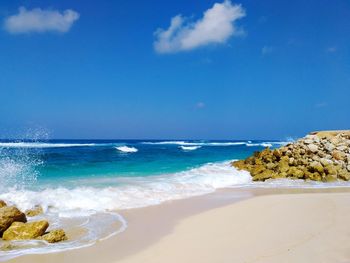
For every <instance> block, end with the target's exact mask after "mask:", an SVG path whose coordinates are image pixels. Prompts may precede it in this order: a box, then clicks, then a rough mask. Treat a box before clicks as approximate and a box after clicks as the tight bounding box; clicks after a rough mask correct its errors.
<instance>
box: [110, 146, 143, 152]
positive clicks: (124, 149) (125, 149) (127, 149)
mask: <svg viewBox="0 0 350 263" xmlns="http://www.w3.org/2000/svg"><path fill="white" fill-rule="evenodd" d="M115 148H116V149H117V150H118V151H120V152H123V153H136V152H137V151H138V149H137V148H135V147H128V146H118V147H115Z"/></svg>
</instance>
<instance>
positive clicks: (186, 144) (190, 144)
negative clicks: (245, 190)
mask: <svg viewBox="0 0 350 263" xmlns="http://www.w3.org/2000/svg"><path fill="white" fill-rule="evenodd" d="M142 143H143V144H151V145H180V146H239V145H245V146H248V147H252V146H255V147H259V146H261V147H272V146H274V145H285V144H287V143H288V142H277V141H276V142H259V143H253V142H252V141H240V142H188V141H162V142H142Z"/></svg>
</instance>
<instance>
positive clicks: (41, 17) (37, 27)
mask: <svg viewBox="0 0 350 263" xmlns="http://www.w3.org/2000/svg"><path fill="white" fill-rule="evenodd" d="M18 11H19V12H18V14H15V15H12V16H9V17H7V18H6V19H5V24H4V27H5V29H6V30H7V31H8V32H9V33H12V34H21V33H31V32H37V33H43V32H48V31H56V32H62V33H64V32H68V31H69V29H70V28H71V26H72V25H73V23H74V22H75V21H76V20H78V19H79V13H77V12H75V11H73V10H71V9H67V10H65V11H63V12H59V11H57V10H44V9H41V8H34V9H32V10H27V9H26V8H25V7H20V8H19V10H18Z"/></svg>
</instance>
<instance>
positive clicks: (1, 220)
mask: <svg viewBox="0 0 350 263" xmlns="http://www.w3.org/2000/svg"><path fill="white" fill-rule="evenodd" d="M13 222H23V223H25V222H27V218H26V215H25V214H24V213H22V212H21V211H19V210H18V208H16V207H14V206H4V207H2V208H0V236H2V235H3V233H4V232H5V230H6V229H8V228H9V227H10V226H11V224H12V223H13Z"/></svg>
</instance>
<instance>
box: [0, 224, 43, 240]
mask: <svg viewBox="0 0 350 263" xmlns="http://www.w3.org/2000/svg"><path fill="white" fill-rule="evenodd" d="M48 227H49V223H48V222H47V221H46V220H41V221H36V222H30V223H22V222H14V223H12V225H11V226H10V227H9V228H8V229H7V230H6V231H5V232H4V234H3V236H2V238H3V240H26V239H35V238H37V237H39V236H42V235H43V234H44V233H45V231H46V229H47V228H48Z"/></svg>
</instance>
